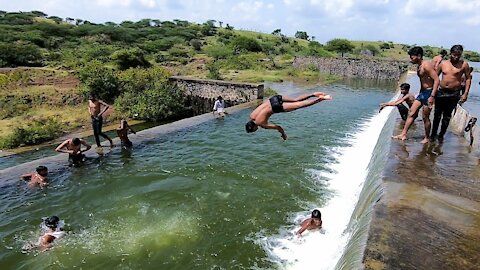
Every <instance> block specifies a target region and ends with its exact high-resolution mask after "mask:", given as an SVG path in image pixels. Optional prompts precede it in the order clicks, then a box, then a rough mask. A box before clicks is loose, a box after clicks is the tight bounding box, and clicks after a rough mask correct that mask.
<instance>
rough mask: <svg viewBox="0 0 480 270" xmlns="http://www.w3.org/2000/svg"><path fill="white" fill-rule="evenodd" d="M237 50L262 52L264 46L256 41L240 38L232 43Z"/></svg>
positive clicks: (236, 38)
mask: <svg viewBox="0 0 480 270" xmlns="http://www.w3.org/2000/svg"><path fill="white" fill-rule="evenodd" d="M232 44H233V46H234V48H235V50H240V51H249V52H261V51H262V46H260V43H258V41H257V40H256V39H253V38H249V37H245V36H238V37H235V39H234V40H233V42H232Z"/></svg>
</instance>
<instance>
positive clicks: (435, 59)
mask: <svg viewBox="0 0 480 270" xmlns="http://www.w3.org/2000/svg"><path fill="white" fill-rule="evenodd" d="M445 56H447V51H446V50H445V49H442V50H441V51H440V54H439V55H437V56H435V57H433V59H432V64H433V68H434V69H435V71H438V66H439V65H440V63H442V61H443V60H444V59H445Z"/></svg>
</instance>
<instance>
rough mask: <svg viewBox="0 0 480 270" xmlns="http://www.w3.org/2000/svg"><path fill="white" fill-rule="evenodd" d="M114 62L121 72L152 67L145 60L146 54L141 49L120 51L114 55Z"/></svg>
mask: <svg viewBox="0 0 480 270" xmlns="http://www.w3.org/2000/svg"><path fill="white" fill-rule="evenodd" d="M112 60H113V61H115V63H116V64H117V66H118V67H119V69H121V70H125V69H129V68H136V67H145V68H147V67H150V66H151V64H150V63H149V62H148V61H147V60H146V59H145V53H144V52H143V51H142V50H140V49H139V48H133V49H124V50H118V51H116V52H114V53H113V54H112Z"/></svg>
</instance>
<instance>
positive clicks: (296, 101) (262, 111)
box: [245, 92, 332, 140]
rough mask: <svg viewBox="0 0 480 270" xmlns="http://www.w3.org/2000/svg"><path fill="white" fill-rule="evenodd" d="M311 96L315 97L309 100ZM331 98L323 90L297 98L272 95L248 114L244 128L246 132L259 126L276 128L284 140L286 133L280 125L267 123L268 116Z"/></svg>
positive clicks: (253, 130)
mask: <svg viewBox="0 0 480 270" xmlns="http://www.w3.org/2000/svg"><path fill="white" fill-rule="evenodd" d="M312 97H317V98H316V99H310V100H309V98H312ZM331 99H332V97H331V96H330V95H327V94H325V93H323V92H315V93H313V94H309V95H302V96H300V97H297V98H292V97H288V96H281V95H277V96H273V97H271V98H270V99H269V100H268V101H265V102H263V103H262V105H260V106H258V107H257V108H256V109H255V110H254V111H253V112H252V113H251V114H250V121H249V122H247V124H246V125H245V129H246V131H247V133H251V132H255V131H257V129H258V127H259V126H260V127H262V128H264V129H276V130H277V131H278V132H280V134H281V137H282V139H284V140H286V139H287V134H285V131H284V130H283V128H282V127H281V126H279V125H275V124H270V123H268V119H269V118H270V116H272V115H273V114H274V113H281V112H291V111H294V110H296V109H300V108H304V107H308V106H311V105H313V104H316V103H319V102H320V101H323V100H331Z"/></svg>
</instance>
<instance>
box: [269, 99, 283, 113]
mask: <svg viewBox="0 0 480 270" xmlns="http://www.w3.org/2000/svg"><path fill="white" fill-rule="evenodd" d="M270 105H271V106H272V111H273V113H281V112H285V110H284V109H283V100H282V96H281V95H276V96H273V97H271V98H270Z"/></svg>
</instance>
